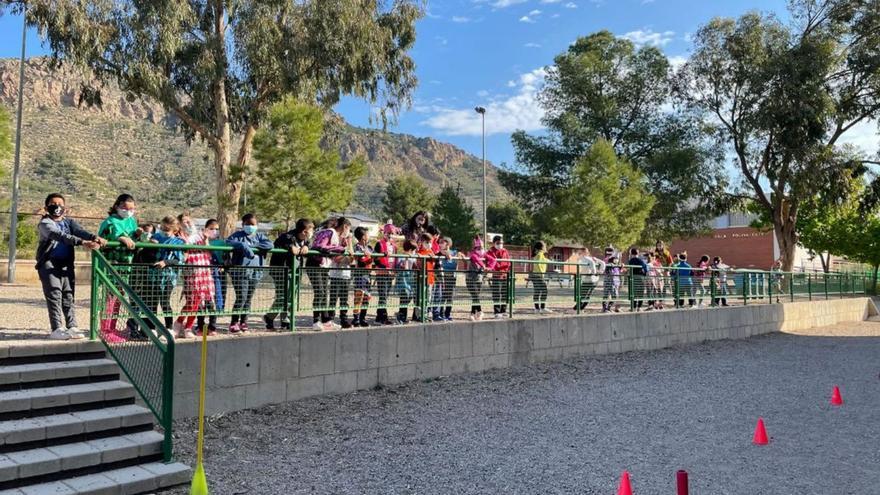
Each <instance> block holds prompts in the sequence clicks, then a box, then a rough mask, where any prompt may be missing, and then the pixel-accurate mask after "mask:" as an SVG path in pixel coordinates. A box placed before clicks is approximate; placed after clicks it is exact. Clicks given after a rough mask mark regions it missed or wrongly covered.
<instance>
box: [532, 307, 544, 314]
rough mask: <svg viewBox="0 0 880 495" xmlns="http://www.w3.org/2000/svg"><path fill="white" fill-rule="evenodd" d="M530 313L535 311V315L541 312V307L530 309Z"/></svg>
mask: <svg viewBox="0 0 880 495" xmlns="http://www.w3.org/2000/svg"><path fill="white" fill-rule="evenodd" d="M532 313H535V314H536V315H537V314H541V313H543V311H541V308H535V309H533V310H532Z"/></svg>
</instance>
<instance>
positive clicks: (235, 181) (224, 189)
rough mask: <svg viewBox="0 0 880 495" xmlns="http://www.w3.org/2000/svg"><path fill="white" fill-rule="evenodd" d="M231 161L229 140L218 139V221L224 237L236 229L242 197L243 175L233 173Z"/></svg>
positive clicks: (216, 163)
mask: <svg viewBox="0 0 880 495" xmlns="http://www.w3.org/2000/svg"><path fill="white" fill-rule="evenodd" d="M231 161H232V160H231V154H230V150H229V141H226V140H223V139H221V140H218V142H217V145H216V146H215V147H214V170H215V173H216V176H217V221H218V222H219V223H220V234H221V235H222V236H223V237H226V236H228V235H229V234H231V233H232V232H233V231H235V226H236V224H237V223H238V201H239V199H240V198H241V176H240V174H234V173H233V171H232V170H231Z"/></svg>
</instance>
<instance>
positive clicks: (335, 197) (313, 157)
mask: <svg viewBox="0 0 880 495" xmlns="http://www.w3.org/2000/svg"><path fill="white" fill-rule="evenodd" d="M323 134H324V115H323V113H322V112H321V109H320V108H318V107H316V106H314V105H309V104H304V103H300V102H297V101H296V100H295V99H294V98H291V97H288V98H285V99H284V100H282V101H281V102H279V103H276V104H275V105H273V106H272V108H271V109H270V110H269V114H268V116H267V117H266V121H265V123H264V126H263V128H261V129H260V130H259V131H257V134H256V136H254V161H255V162H256V163H255V165H254V176H255V179H256V180H255V184H254V188H253V191H252V193H251V194H252V197H253V199H254V203H255V204H256V209H257V211H258V212H259V213H260V216H261V218H266V219H269V220H274V221H280V222H283V223H284V224H285V226H286V227H287V228H288V229H289V228H290V225H291V223H292V222H294V221H295V220H296V219H297V218H299V217H305V218H312V219H314V220H316V221H319V219H320V218H321V217H323V216H324V215H326V214H327V213H328V212H329V211H331V210H335V211H344V210H345V209H346V208H347V207H348V205H349V204H350V203H351V199H352V193H353V192H354V185H355V183H356V182H357V180H358V179H359V178H360V177H361V176H362V175H363V174H364V172H365V171H366V164H365V163H364V161H363V159H357V160H354V161H351V162H349V163H348V164H345V165H340V162H339V153H337V152H334V151H324V150H323V149H321V139H322V137H323Z"/></svg>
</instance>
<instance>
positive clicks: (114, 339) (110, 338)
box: [65, 331, 126, 344]
mask: <svg viewBox="0 0 880 495" xmlns="http://www.w3.org/2000/svg"><path fill="white" fill-rule="evenodd" d="M65 333H67V332H65ZM101 338H102V339H104V342H107V343H108V344H121V343H122V342H125V341H126V339H125V337H123V336H122V335H119V333H117V332H110V331H106V332H104V333H102V334H101Z"/></svg>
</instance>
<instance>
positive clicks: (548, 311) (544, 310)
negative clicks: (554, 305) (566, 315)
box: [541, 308, 555, 314]
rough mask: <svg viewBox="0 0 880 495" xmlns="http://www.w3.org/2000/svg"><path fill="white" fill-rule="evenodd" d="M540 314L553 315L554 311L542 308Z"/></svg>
mask: <svg viewBox="0 0 880 495" xmlns="http://www.w3.org/2000/svg"><path fill="white" fill-rule="evenodd" d="M541 312H542V313H548V314H549V313H555V311H553V310H552V309H550V308H544V309H542V310H541Z"/></svg>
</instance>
